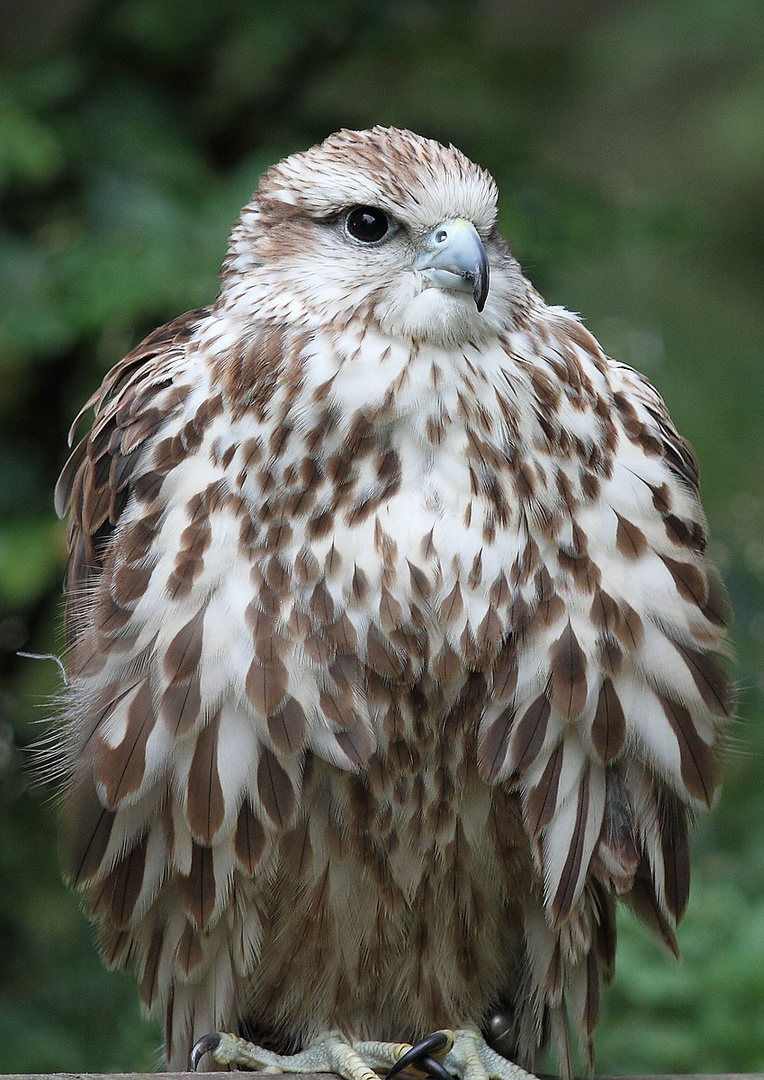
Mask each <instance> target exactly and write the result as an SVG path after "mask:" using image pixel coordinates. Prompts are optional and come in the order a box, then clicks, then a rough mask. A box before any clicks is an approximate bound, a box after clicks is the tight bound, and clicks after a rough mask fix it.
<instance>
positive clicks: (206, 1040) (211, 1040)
mask: <svg viewBox="0 0 764 1080" xmlns="http://www.w3.org/2000/svg"><path fill="white" fill-rule="evenodd" d="M219 1046H220V1032H219V1031H210V1032H209V1033H208V1034H207V1035H202V1037H201V1039H197V1040H196V1042H195V1043H194V1045H193V1047H192V1048H191V1053H190V1054H189V1057H188V1071H189V1072H196V1070H197V1069H198V1068H199V1062H200V1061H201V1060H202V1058H203V1057H204V1055H205V1054H208V1053H209V1052H210V1050H217V1048H218V1047H219Z"/></svg>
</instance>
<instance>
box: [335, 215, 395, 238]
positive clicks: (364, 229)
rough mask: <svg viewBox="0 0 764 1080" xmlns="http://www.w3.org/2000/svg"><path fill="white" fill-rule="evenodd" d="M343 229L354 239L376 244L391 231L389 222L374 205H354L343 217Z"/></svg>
mask: <svg viewBox="0 0 764 1080" xmlns="http://www.w3.org/2000/svg"><path fill="white" fill-rule="evenodd" d="M345 229H346V231H347V233H348V235H349V236H352V237H353V239H354V240H360V241H361V242H362V243H364V244H376V243H377V242H378V241H379V240H383V239H384V237H386V236H387V234H388V233H389V232H390V231H391V224H390V221H389V220H388V218H387V215H386V214H384V213H383V212H382V211H381V210H379V209H377V207H376V206H354V207H353V209H352V210H351V211H349V213H348V216H347V217H346V218H345Z"/></svg>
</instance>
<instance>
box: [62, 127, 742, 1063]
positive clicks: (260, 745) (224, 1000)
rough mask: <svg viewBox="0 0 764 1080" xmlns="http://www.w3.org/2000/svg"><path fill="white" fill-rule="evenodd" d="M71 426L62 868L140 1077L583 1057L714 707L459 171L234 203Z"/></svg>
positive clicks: (643, 539) (679, 455) (395, 153)
mask: <svg viewBox="0 0 764 1080" xmlns="http://www.w3.org/2000/svg"><path fill="white" fill-rule="evenodd" d="M358 208H361V213H360V216H359V215H358V214H356V217H355V218H353V219H351V218H350V214H351V213H352V212H353V210H354V209H356V210H357V209H358ZM369 211H373V213H371V214H370V213H369ZM364 213H365V217H364ZM375 215H381V217H380V216H375ZM454 223H456V224H454ZM441 227H444V228H441ZM382 228H385V229H386V231H384V232H383V234H382V235H381V236H377V235H376V234H377V232H379V230H380V229H382ZM439 229H440V231H438V230H439ZM444 229H445V231H444ZM454 229H456V230H457V231H458V232H459V240H458V244H459V245H461V246H460V247H459V256H458V258H457V261H456V265H455V266H451V264H448V265H446V263H445V262H443V259H442V258H441V257H440V255H439V254H438V252H439V250H440V249H439V248H438V247H437V245H438V244H441V243H446V244H447V245H450V246H451V248H452V254H453V250H455V248H454V245H453V244H452V240H451V235H452V232H453V231H454ZM470 230H471V231H470ZM370 237H373V238H371V239H370ZM465 245H466V246H465ZM467 249H469V252H468V255H469V258H472V257H473V256H474V258H475V259H477V260H478V262H480V261H481V260H483V259H484V261H485V265H484V266H483V270H484V271H485V273H484V280H482V282H481V283H480V284H479V285H478V284H475V281H476V278H477V276H479V275H478V274H477V271H475V272H474V273H473V272H472V271H469V270H468V267H467V266H466V262H465V260H467V261H468V255H465V254H464V253H465V252H466V251H467ZM481 251H482V252H484V256H481V255H480V252H481ZM469 253H472V254H469ZM439 259H440V261H438V260H439ZM460 260H461V261H460ZM444 267H445V269H444ZM449 267H450V269H449ZM489 270H490V283H489V282H488V278H487V275H488V271H489ZM486 288H487V289H488V292H487V295H486V293H485V289H486ZM478 293H479V295H478ZM476 300H477V303H476ZM483 304H484V307H483V308H482V310H478V308H479V307H481V306H482V305H483ZM91 406H94V407H95V420H94V421H93V425H92V428H91V430H90V432H89V434H87V435H86V437H85V438H84V439H83V440H82V442H80V443H79V445H78V446H77V447H76V449H75V450H74V452H73V453H72V456H71V458H70V460H69V462H68V464H67V465H66V467H65V469H64V471H63V474H62V476H61V480H60V483H59V488H58V491H57V506H58V509H59V511H60V512H61V513H64V512H65V511H66V510H68V511H69V549H70V558H69V568H68V577H67V589H68V594H69V596H68V608H67V615H66V624H67V632H68V640H69V645H70V647H69V653H68V659H67V669H68V685H67V688H66V692H65V705H64V709H63V717H62V721H61V724H62V726H61V732H62V743H63V747H64V749H63V752H62V756H63V769H64V771H65V773H66V775H67V784H66V791H65V795H64V819H65V837H66V840H65V843H66V853H67V854H66V859H67V870H68V874H69V875H70V877H71V879H72V881H73V882H74V884H75V885H76V887H77V888H78V889H79V890H80V891H81V892H82V893H83V895H84V897H85V900H86V903H87V905H88V907H89V909H90V911H91V912H92V914H93V917H94V918H95V920H96V921H97V924H98V927H99V934H100V940H101V944H102V948H103V952H104V956H105V958H106V961H107V962H108V963H109V964H112V965H119V966H123V965H126V966H129V967H131V968H132V969H134V970H135V971H136V973H137V976H138V979H139V982H140V995H141V1000H142V1003H143V1005H144V1007H145V1009H146V1011H147V1012H148V1013H150V1014H151V1015H153V1016H158V1017H163V1018H164V1020H165V1027H166V1054H167V1060H168V1062H169V1064H170V1067H172V1068H183V1067H185V1063H186V1060H187V1056H188V1051H189V1047H190V1045H191V1043H192V1041H193V1040H194V1039H195V1038H197V1037H198V1036H200V1035H202V1034H204V1033H205V1032H206V1031H208V1030H213V1029H217V1028H220V1027H224V1028H234V1029H238V1030H247V1031H251V1032H254V1033H256V1034H257V1035H258V1036H259V1037H260V1038H263V1039H267V1040H270V1041H271V1042H276V1043H284V1044H286V1043H289V1044H293V1045H294V1044H300V1043H301V1042H302V1041H303V1040H305V1039H307V1038H309V1037H311V1036H312V1035H314V1034H316V1033H317V1032H319V1031H321V1030H324V1029H328V1028H336V1029H341V1030H342V1031H344V1032H346V1033H349V1034H351V1035H356V1036H359V1037H367V1038H368V1037H373V1038H388V1039H396V1040H399V1039H406V1038H408V1039H411V1038H413V1037H417V1036H421V1035H424V1034H427V1032H429V1031H430V1030H432V1029H434V1028H438V1027H442V1026H444V1025H449V1026H455V1025H457V1024H460V1025H466V1024H471V1025H478V1026H479V1025H480V1024H481V1023H484V1022H485V1021H486V1020H487V1018H488V1017H489V1016H490V1015H491V1013H492V1011H495V1010H497V1009H498V1010H499V1011H500V1012H501V1014H502V1016H504V1017H505V1018H506V1023H507V1026H508V1028H509V1034H508V1035H507V1036H506V1038H505V1041H504V1044H503V1046H505V1047H506V1046H510V1047H511V1048H512V1051H513V1053H515V1054H516V1055H517V1059H518V1060H519V1061H520V1062H522V1063H525V1064H526V1065H530V1066H532V1064H533V1061H534V1059H535V1057H536V1053H537V1050H538V1049H539V1047H540V1046H542V1045H543V1044H544V1042H545V1041H546V1040H547V1038H548V1037H549V1035H550V1034H551V1035H552V1036H553V1037H554V1039H555V1040H556V1043H557V1046H558V1050H559V1054H560V1063H561V1068H562V1069H563V1071H564V1070H566V1069H569V1068H570V1062H569V1050H568V1042H569V1035H568V1029H569V1026H570V1027H571V1028H572V1030H573V1031H574V1032H575V1034H576V1036H577V1037H578V1040H579V1042H580V1044H581V1046H582V1048H583V1051H584V1055H585V1056H588V1057H590V1056H591V1046H592V1039H593V1035H594V1029H595V1024H596V1021H597V1014H598V1008H599V1000H600V987H601V984H602V983H603V982H606V981H607V980H608V979H609V977H610V975H611V973H612V970H613V962H614V950H615V928H614V901H615V898H616V897H620V898H622V899H623V900H624V901H625V902H626V903H627V904H629V905H630V906H631V907H632V908H633V909H634V910H635V911H636V913H637V914H638V915H639V916H640V918H642V919H643V920H644V921H645V922H646V923H647V924H648V925H649V926H650V927H651V929H653V930H654V931H655V932H656V933H657V934H658V935H659V937H660V938H661V939H662V940H663V941H664V942H665V943H666V944H667V945H668V947H669V948H670V949H671V950H673V951H675V950H676V944H675V940H674V934H673V929H674V927H675V925H676V923H677V921H678V920H679V919H680V917H681V915H682V912H683V910H684V907H685V904H686V901H687V895H688V887H689V870H688V856H687V827H688V820H689V819H690V818H691V816H692V813H693V811H694V810H695V809H696V808H699V807H704V806H706V805H708V804H710V803H711V801H712V799H713V797H714V793H715V791H716V788H717V783H718V762H719V754H720V742H721V737H722V731H723V728H724V723H725V720H726V718H727V716H728V713H729V708H730V695H729V688H728V682H727V677H726V675H725V672H724V670H723V667H722V664H721V660H722V658H723V657H724V653H725V645H724V626H725V622H726V620H727V610H726V604H725V599H724V593H723V589H722V588H721V586H720V584H719V582H718V580H717V578H716V575H715V574H714V572H713V570H712V569H711V568H710V567H709V564H708V563H707V561H706V559H705V555H704V552H705V535H706V530H705V523H704V518H703V513H702V510H701V506H700V503H699V500H698V479H697V467H696V462H695V458H694V456H693V453H692V450H691V449H690V447H689V446H688V444H687V443H686V442H685V441H684V440H683V439H682V438H681V437H680V436H679V435H678V434H677V433H676V431H675V429H674V426H673V424H672V422H671V420H670V418H669V416H668V414H667V411H666V408H665V406H664V404H663V402H662V400H661V398H660V397H659V395H658V394H657V393H656V391H655V390H654V389H653V388H652V386H650V384H649V383H648V382H647V381H646V380H645V379H644V378H643V377H642V376H640V375H639V374H637V373H636V372H634V371H633V370H631V369H630V368H628V367H625V366H623V365H621V364H618V363H615V362H614V361H612V360H610V359H608V358H607V357H606V356H605V355H604V354H603V352H602V350H601V349H600V347H599V345H598V344H597V342H596V341H595V340H594V338H593V337H592V336H591V335H590V334H589V333H588V332H587V331H586V330H585V329H584V327H583V326H582V325H581V323H580V322H579V320H578V319H577V318H576V317H574V316H572V315H570V314H569V313H568V312H566V311H564V310H563V309H561V308H556V307H550V306H548V305H547V304H546V303H545V302H544V300H543V299H542V298H541V297H540V296H539V295H538V293H537V292H535V290H534V289H533V288H532V286H531V285H530V284H529V282H528V281H527V280H526V279H525V278H524V277H523V275H522V273H521V271H520V268H519V266H518V264H517V262H516V261H515V259H514V258H513V257H512V256H511V254H510V253H509V251H508V250H507V246H506V244H505V242H504V240H503V239H502V238H501V236H500V235H499V234H498V232H497V230H496V189H495V185H494V182H493V180H492V179H491V178H490V176H488V174H487V173H485V172H484V171H483V170H481V169H479V168H478V167H477V166H475V165H474V164H472V163H471V162H470V161H469V160H467V158H465V157H464V155H462V154H461V153H460V152H459V151H458V150H456V149H454V148H453V147H450V148H446V147H444V146H441V145H440V144H438V143H436V142H432V141H429V140H426V139H423V138H420V137H419V136H417V135H414V134H412V133H411V132H406V131H399V130H395V129H383V128H374V129H373V130H372V131H366V132H351V131H342V132H339V133H338V134H335V135H333V136H331V137H330V138H329V139H327V140H326V142H324V143H323V144H322V145H320V146H318V147H315V148H314V149H312V150H309V151H308V152H306V153H302V154H297V155H295V156H293V157H290V158H287V159H286V160H285V161H283V162H281V163H280V164H278V165H275V166H274V167H273V168H271V169H270V170H269V171H268V172H267V173H266V174H265V176H264V177H263V179H262V180H261V183H260V186H259V188H258V190H257V192H256V193H255V195H254V196H253V198H252V201H251V202H250V203H249V204H248V205H247V206H246V207H245V209H244V211H243V213H242V217H241V219H240V221H239V222H238V224H237V225H236V226H235V228H234V231H233V234H232V237H231V242H230V248H229V252H228V255H227V258H226V260H225V263H224V266H223V271H222V275H221V289H220V293H219V296H218V298H217V299H216V301H215V302H214V304H212V306H210V307H208V308H204V309H201V310H198V311H193V312H190V313H188V314H187V315H184V316H182V317H181V318H179V319H176V320H175V321H174V322H172V323H170V324H169V325H167V326H165V327H163V328H162V329H160V330H158V331H156V332H155V333H153V334H151V335H150V336H149V337H148V338H147V339H146V340H145V341H144V342H143V343H142V344H141V345H140V346H139V347H138V348H137V349H135V350H134V351H133V352H132V353H130V355H129V356H127V357H126V358H125V359H124V360H122V361H121V363H119V364H117V365H116V367H115V368H114V369H113V370H112V371H111V372H110V374H109V375H107V377H106V378H105V380H104V382H103V384H102V386H101V389H100V390H99V391H98V392H97V393H96V394H95V395H94V397H93V398H92V399H91V400H90V401H89V402H88V404H87V406H86V407H85V408H86V409H87V408H89V407H91ZM84 411H85V410H83V412H84ZM78 419H79V418H78Z"/></svg>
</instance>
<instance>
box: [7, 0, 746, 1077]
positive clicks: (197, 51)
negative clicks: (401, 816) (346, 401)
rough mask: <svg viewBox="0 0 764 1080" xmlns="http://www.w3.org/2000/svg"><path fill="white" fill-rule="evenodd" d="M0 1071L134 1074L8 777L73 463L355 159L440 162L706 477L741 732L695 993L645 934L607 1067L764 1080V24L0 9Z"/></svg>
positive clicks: (701, 17) (702, 882)
mask: <svg viewBox="0 0 764 1080" xmlns="http://www.w3.org/2000/svg"><path fill="white" fill-rule="evenodd" d="M0 65H1V70H0V213H1V214H2V220H1V221H0V328H1V336H0V663H1V665H2V671H1V673H0V674H1V677H2V682H1V683H0V941H1V942H2V946H1V947H0V1071H5V1072H9V1071H19V1072H21V1071H35V1070H39V1071H53V1070H62V1071H63V1070H66V1071H77V1070H114V1071H124V1070H129V1069H132V1068H149V1067H151V1066H152V1065H153V1063H154V1061H155V1052H156V1047H157V1045H158V1036H157V1033H156V1031H155V1030H154V1029H153V1028H152V1027H150V1026H149V1025H146V1024H144V1023H143V1022H141V1021H140V1020H139V1019H138V1011H137V1006H136V1000H135V999H136V994H135V990H134V988H133V985H132V980H130V979H129V978H127V977H125V976H120V975H114V974H111V975H109V974H107V973H105V972H104V971H102V969H101V966H100V963H99V961H98V959H97V957H96V953H95V949H94V946H93V941H92V933H91V931H90V929H89V928H88V926H87V924H86V922H85V920H84V919H83V917H82V916H81V914H80V913H79V910H78V905H77V901H76V899H75V898H73V897H72V896H71V895H69V894H68V893H67V891H66V890H65V888H64V886H63V885H62V883H61V881H60V877H59V873H58V868H57V865H56V854H55V812H54V806H53V805H52V802H51V793H50V791H48V790H46V789H44V788H43V789H35V788H30V786H29V782H28V779H27V776H26V774H25V769H26V764H25V754H24V747H25V746H26V745H27V744H29V743H30V742H31V741H32V740H33V739H34V738H36V737H37V736H38V735H39V734H40V733H41V732H42V730H43V726H42V725H43V724H44V720H45V717H46V714H48V713H49V712H50V700H49V699H50V695H51V694H53V693H54V692H55V689H56V685H57V680H58V671H57V667H56V665H55V663H54V662H53V661H52V660H48V661H35V660H30V659H23V658H19V657H18V656H17V651H18V650H27V651H34V652H39V653H48V652H55V651H58V650H60V648H61V638H60V632H59V630H60V628H59V623H60V608H61V599H60V597H61V588H60V582H61V576H62V562H63V554H64V541H63V526H62V525H61V524H60V523H58V522H57V521H56V519H55V517H54V514H53V510H52V489H53V485H54V482H55V477H56V475H57V471H58V469H59V468H60V467H61V465H62V464H63V461H64V459H65V456H66V432H67V428H68V425H69V423H70V421H71V419H72V417H73V416H74V415H75V413H76V411H77V409H78V408H79V406H80V404H81V403H82V402H83V401H84V399H85V398H86V397H87V396H88V394H89V393H90V392H91V390H92V389H93V388H94V387H95V385H96V384H97V383H98V381H99V380H100V377H101V375H102V374H103V373H104V372H105V370H106V369H107V368H108V367H109V366H111V364H113V363H114V362H115V361H116V360H118V359H119V358H121V357H122V356H123V355H124V353H125V352H126V351H127V350H128V349H129V348H130V347H131V346H132V345H133V344H135V343H136V342H137V341H138V340H139V339H140V338H141V337H142V336H143V335H144V333H145V332H147V331H148V330H150V329H152V328H153V327H154V326H156V325H158V324H159V323H161V322H162V321H164V320H166V319H168V318H170V317H171V316H173V315H176V314H179V313H180V312H182V311H184V310H186V309H187V308H189V307H192V306H194V305H197V304H201V303H204V302H206V301H208V300H210V299H211V298H212V297H213V295H214V293H215V289H216V281H215V275H216V272H217V268H218V266H219V264H220V262H221V259H222V257H223V254H224V251H225V245H226V237H227V235H228V232H229V230H230V227H231V224H232V223H233V221H234V219H235V217H236V216H237V214H238V211H239V208H240V207H241V205H242V204H243V203H244V202H245V201H246V200H247V198H248V196H249V194H250V192H251V191H252V189H253V188H254V187H255V185H256V183H257V178H258V176H259V174H260V173H261V172H262V170H263V169H264V168H265V167H266V166H267V165H268V164H269V163H271V162H272V161H274V160H275V159H277V158H279V157H281V156H283V155H284V154H286V153H288V152H290V151H292V150H295V149H298V148H299V149H302V148H305V147H307V146H309V145H311V144H312V143H314V142H316V141H318V140H320V139H322V138H323V137H324V136H325V135H327V134H328V133H329V132H331V131H333V130H335V129H336V128H338V127H341V126H351V127H365V126H369V125H371V124H373V123H384V124H397V125H399V126H408V127H412V128H414V129H415V130H417V131H419V132H421V133H422V134H425V135H429V136H433V137H436V138H439V139H441V140H443V141H445V142H454V143H455V144H456V145H458V146H459V147H461V149H463V150H464V151H465V152H466V153H467V154H468V155H469V156H470V157H472V158H473V159H474V160H476V161H478V162H480V163H481V164H483V165H485V166H486V167H487V168H489V169H490V170H491V171H492V172H493V173H494V175H495V176H496V178H497V180H498V182H499V186H500V188H501V195H502V197H501V207H502V216H501V225H502V229H503V231H504V233H505V235H506V236H507V237H508V238H509V240H510V243H511V245H512V248H513V250H514V252H515V253H516V254H517V256H518V257H519V258H520V260H521V262H522V263H523V265H524V267H525V268H526V271H527V273H528V274H529V276H530V277H531V278H532V280H533V281H534V283H535V284H536V285H537V286H538V287H539V288H540V289H541V291H542V292H543V293H544V294H545V296H546V297H547V299H548V300H550V301H553V302H556V303H562V304H565V305H566V306H567V307H569V308H571V309H573V310H576V311H581V312H582V313H583V314H584V317H585V320H586V323H587V325H588V326H589V328H590V329H591V330H592V331H593V332H594V333H595V334H596V335H597V336H598V337H599V338H600V340H601V341H602V342H603V344H604V346H605V347H606V349H607V350H608V351H609V352H610V353H611V354H612V355H613V356H615V357H617V358H618V359H620V360H624V361H626V362H627V363H631V364H633V365H634V366H635V367H638V368H640V369H641V370H643V371H644V372H645V373H646V374H647V375H648V376H649V377H650V378H651V379H652V380H653V381H654V382H655V383H656V385H657V386H658V388H659V389H660V391H661V392H662V393H663V395H664V396H665V398H666V401H667V403H668V405H669V408H670V409H671V412H672V414H673V416H674V418H675V420H676V422H677V424H678V426H679V427H680V429H681V430H682V431H683V432H684V433H685V434H686V435H687V436H688V437H689V438H690V439H691V440H692V442H693V443H694V445H695V447H696V449H697V451H698V453H699V456H700V460H701V466H702V482H703V495H704V500H705V504H706V507H707V510H708V514H709V518H710V524H711V529H712V537H713V549H712V550H713V555H714V558H715V559H716V561H717V563H718V564H719V565H720V567H721V569H722V571H723V573H724V576H725V579H726V581H727V583H728V586H729V588H730V591H731V593H732V598H733V603H734V607H735V610H736V626H735V638H736V648H737V651H738V655H739V658H740V685H741V696H740V720H739V722H738V723H737V724H736V726H735V729H734V731H733V739H732V741H733V749H732V753H731V756H730V760H729V766H728V769H727V782H726V787H725V791H724V793H723V796H722V800H721V803H720V805H719V807H718V808H717V809H716V810H715V812H714V813H713V815H711V816H709V817H708V818H707V819H705V820H704V821H703V822H702V823H701V827H700V830H699V832H698V834H697V837H696V844H695V877H694V887H693V893H692V899H691V902H690V908H689V910H688V913H687V917H686V919H685V922H684V924H683V926H682V929H681V932H680V935H679V937H680V944H681V946H682V950H683V953H684V961H683V964H682V965H681V966H676V965H673V964H672V963H671V962H670V961H669V960H668V959H666V958H665V957H664V956H663V955H662V954H661V953H660V951H659V949H658V948H657V946H655V945H654V944H653V943H652V941H650V940H648V939H647V936H646V934H645V933H644V932H643V931H642V930H641V929H640V928H639V927H637V926H635V925H634V924H633V922H632V920H631V919H630V918H628V917H624V919H623V920H622V923H621V930H620V933H621V945H620V950H619V966H618V974H617V977H616V982H615V986H614V988H613V989H612V990H611V991H610V993H609V995H608V996H607V1001H606V1008H605V1015H604V1018H603V1021H602V1023H601V1028H600V1036H599V1040H598V1046H599V1057H598V1067H599V1069H600V1070H601V1071H611V1072H629V1071H632V1072H638V1071H640V1072H658V1071H671V1072H682V1071H687V1072H695V1071H729V1072H732V1071H754V1070H764V773H763V769H762V764H763V758H762V754H763V751H764V728H763V727H762V724H761V713H762V652H763V651H764V605H763V604H762V600H763V599H764V500H763V498H762V491H763V487H762V476H763V475H764V454H763V453H762V447H761V436H762V426H763V424H762V402H763V401H764V365H763V364H762V358H761V342H762V339H763V338H764V305H763V304H762V284H763V279H764V184H763V181H764V4H762V3H761V2H760V0H670V2H667V0H634V2H625V0H620V2H619V0H610V2H607V0H599V2H598V0H573V2H567V3H566V2H564V0H524V2H520V3H510V2H502V0H472V2H470V0H459V2H458V3H451V2H448V0H397V2H394V0H375V2H373V3H371V2H369V3H367V2H365V0H327V2H323V3H320V2H315V3H311V2H303V3H298V2H297V0H278V2H276V0H268V2H267V3H266V2H262V0H111V2H95V0H56V2H53V0H4V3H3V5H2V7H0Z"/></svg>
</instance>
